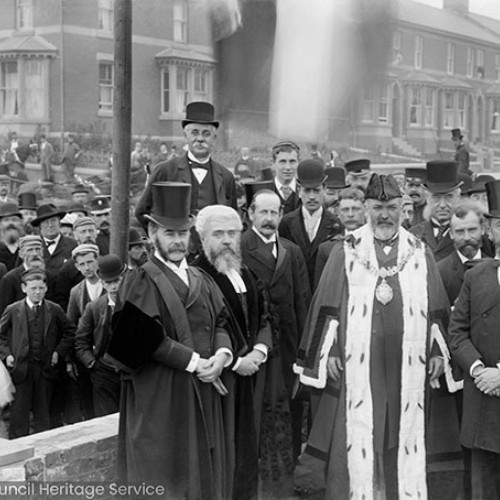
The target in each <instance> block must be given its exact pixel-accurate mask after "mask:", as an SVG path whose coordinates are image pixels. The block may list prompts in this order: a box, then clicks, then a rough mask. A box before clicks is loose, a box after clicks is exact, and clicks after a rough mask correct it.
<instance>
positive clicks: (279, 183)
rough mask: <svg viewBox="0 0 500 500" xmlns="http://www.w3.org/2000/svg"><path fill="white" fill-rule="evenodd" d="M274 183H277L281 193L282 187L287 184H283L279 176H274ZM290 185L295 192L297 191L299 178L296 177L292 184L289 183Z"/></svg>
mask: <svg viewBox="0 0 500 500" xmlns="http://www.w3.org/2000/svg"><path fill="white" fill-rule="evenodd" d="M274 184H275V185H276V189H277V190H278V192H280V193H281V188H282V187H283V186H285V184H282V183H281V182H280V181H279V180H278V178H277V177H275V178H274ZM287 186H288V187H290V188H291V189H292V191H293V192H294V193H295V192H296V191H297V178H296V177H294V178H293V179H292V180H291V182H290V184H287Z"/></svg>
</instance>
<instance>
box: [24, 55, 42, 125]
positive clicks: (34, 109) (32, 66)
mask: <svg viewBox="0 0 500 500" xmlns="http://www.w3.org/2000/svg"><path fill="white" fill-rule="evenodd" d="M42 69H43V68H42V63H41V62H40V61H26V65H25V79H24V85H25V104H26V109H25V111H26V116H27V117H30V118H41V117H42V116H43V115H44V91H43V90H44V89H43V71H42Z"/></svg>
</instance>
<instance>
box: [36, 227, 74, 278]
mask: <svg viewBox="0 0 500 500" xmlns="http://www.w3.org/2000/svg"><path fill="white" fill-rule="evenodd" d="M42 240H43V259H44V260H45V268H46V270H47V271H52V272H54V273H57V272H59V270H60V269H61V267H62V265H63V264H64V263H65V262H66V261H67V260H68V259H69V258H70V257H71V252H72V250H73V249H74V248H75V247H76V246H78V243H77V242H76V241H75V240H74V239H73V238H69V237H67V236H63V235H61V238H60V240H59V242H58V243H57V245H56V248H55V249H54V251H53V252H52V254H50V253H49V251H48V250H47V246H46V245H45V239H43V238H42Z"/></svg>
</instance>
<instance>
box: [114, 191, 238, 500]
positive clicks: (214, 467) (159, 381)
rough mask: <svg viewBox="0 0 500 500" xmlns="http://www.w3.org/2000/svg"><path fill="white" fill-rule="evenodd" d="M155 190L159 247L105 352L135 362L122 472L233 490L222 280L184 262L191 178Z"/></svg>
mask: <svg viewBox="0 0 500 500" xmlns="http://www.w3.org/2000/svg"><path fill="white" fill-rule="evenodd" d="M151 195H152V207H151V213H149V214H146V219H147V220H149V226H148V235H149V237H150V239H151V240H152V242H153V245H154V255H153V256H152V257H151V258H150V260H149V261H148V262H146V264H144V265H143V266H141V267H138V268H137V269H134V270H133V271H130V272H129V273H127V276H126V278H125V280H124V282H123V284H122V286H121V287H120V290H119V294H118V300H117V303H116V309H115V315H114V317H113V337H112V339H111V343H110V345H109V348H108V352H107V355H108V356H111V357H112V358H113V359H115V360H116V362H118V363H119V364H120V366H122V367H124V368H125V369H127V368H126V367H128V370H129V371H130V369H133V371H131V373H130V374H129V375H127V376H126V377H125V379H124V380H123V381H122V397H121V400H120V417H121V418H120V427H119V439H118V440H119V443H120V444H119V448H118V463H119V476H120V481H121V482H123V483H124V484H127V483H128V484H140V483H141V482H142V481H146V482H147V483H148V484H159V485H163V486H164V487H165V488H166V491H168V494H169V496H171V497H172V498H186V499H188V500H195V499H199V498H206V499H207V500H216V499H220V498H230V497H231V496H232V482H233V472H234V443H233V440H234V435H233V429H234V408H232V407H231V406H230V407H226V405H227V404H230V403H231V399H232V398H231V397H228V391H227V389H226V388H225V387H224V384H223V383H222V382H221V380H220V376H221V374H222V371H223V369H224V368H226V367H228V366H229V365H231V363H232V359H233V354H232V349H233V340H232V338H231V336H230V333H229V332H228V330H227V315H228V312H227V309H226V307H225V306H224V302H223V297H222V294H221V292H220V290H219V289H218V287H217V286H216V285H215V283H214V282H213V281H212V280H211V279H210V278H209V277H208V276H207V275H206V274H205V273H203V272H202V271H200V270H199V269H196V268H192V267H188V265H187V262H186V254H187V250H188V244H189V230H190V227H191V225H192V221H193V218H192V217H191V216H189V212H190V204H191V203H190V202H191V185H190V184H185V183H178V182H172V183H170V182H162V183H154V184H152V186H151ZM137 331H141V332H142V333H141V335H140V337H137ZM227 375H230V374H227Z"/></svg>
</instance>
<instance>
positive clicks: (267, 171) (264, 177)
mask: <svg viewBox="0 0 500 500" xmlns="http://www.w3.org/2000/svg"><path fill="white" fill-rule="evenodd" d="M273 179H274V171H273V169H272V168H271V167H264V168H263V169H262V170H261V171H260V180H261V181H272V180H273Z"/></svg>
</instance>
